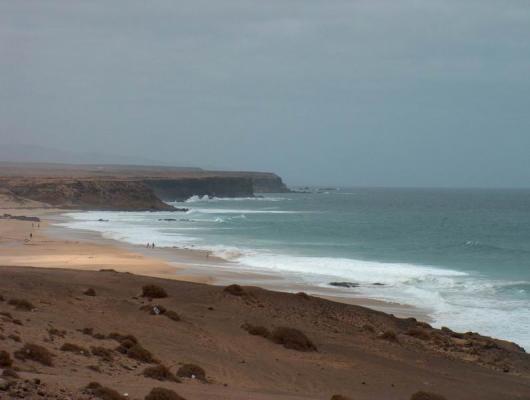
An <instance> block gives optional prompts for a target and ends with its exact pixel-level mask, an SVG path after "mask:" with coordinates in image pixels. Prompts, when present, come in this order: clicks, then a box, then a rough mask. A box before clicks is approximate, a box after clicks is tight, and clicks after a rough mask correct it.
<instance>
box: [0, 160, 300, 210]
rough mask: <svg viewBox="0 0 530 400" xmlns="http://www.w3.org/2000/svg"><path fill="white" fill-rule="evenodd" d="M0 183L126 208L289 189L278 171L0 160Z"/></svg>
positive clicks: (45, 199)
mask: <svg viewBox="0 0 530 400" xmlns="http://www.w3.org/2000/svg"><path fill="white" fill-rule="evenodd" d="M0 189H1V190H3V191H4V192H5V193H7V194H9V195H10V196H13V197H16V198H18V199H24V200H28V201H34V202H40V203H45V204H49V205H51V206H53V207H58V208H69V209H92V210H125V211H133V210H174V208H173V207H171V206H170V205H168V204H166V203H165V201H182V200H186V199H188V198H189V197H191V196H194V195H197V196H205V195H206V196H212V197H250V196H253V195H254V193H272V192H274V193H278V192H287V191H289V190H288V189H287V187H286V186H285V184H284V183H283V181H282V179H281V178H280V177H279V176H277V175H275V174H272V173H262V172H226V171H203V170H200V171H182V170H176V169H171V168H162V167H161V168H158V169H157V168H156V167H149V168H147V167H127V166H119V167H116V166H113V167H105V166H102V167H94V166H93V167H90V168H88V167H82V166H77V167H76V166H65V165H49V164H47V165H44V166H41V165H39V166H38V167H37V166H33V167H31V166H23V167H20V166H18V165H15V166H13V165H8V166H5V165H2V164H1V163H0Z"/></svg>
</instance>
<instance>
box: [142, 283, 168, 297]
mask: <svg viewBox="0 0 530 400" xmlns="http://www.w3.org/2000/svg"><path fill="white" fill-rule="evenodd" d="M142 297H148V298H150V299H162V298H164V297H167V292H166V291H165V290H164V288H161V287H160V286H157V285H145V286H144V287H142Z"/></svg>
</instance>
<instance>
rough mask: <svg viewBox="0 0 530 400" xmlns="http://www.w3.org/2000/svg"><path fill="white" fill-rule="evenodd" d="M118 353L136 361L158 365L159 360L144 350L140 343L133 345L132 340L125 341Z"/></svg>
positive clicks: (119, 347)
mask: <svg viewBox="0 0 530 400" xmlns="http://www.w3.org/2000/svg"><path fill="white" fill-rule="evenodd" d="M116 351H118V352H120V353H122V354H125V355H126V356H127V357H129V358H132V359H133V360H136V361H140V362H144V363H147V364H156V363H157V360H156V359H155V358H154V357H153V355H152V354H151V352H150V351H149V350H147V349H145V348H143V347H142V345H141V344H140V343H133V342H132V341H131V340H124V341H123V342H121V344H120V345H119V346H118V348H117V349H116Z"/></svg>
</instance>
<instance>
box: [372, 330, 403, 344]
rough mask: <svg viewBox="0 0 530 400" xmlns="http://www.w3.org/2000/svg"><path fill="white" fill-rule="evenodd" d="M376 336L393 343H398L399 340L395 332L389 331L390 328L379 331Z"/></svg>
mask: <svg viewBox="0 0 530 400" xmlns="http://www.w3.org/2000/svg"><path fill="white" fill-rule="evenodd" d="M377 337H378V338H379V339H383V340H387V341H389V342H394V343H398V342H399V340H398V337H397V335H396V332H394V331H391V330H388V331H384V332H382V333H380V334H379V335H378V336H377Z"/></svg>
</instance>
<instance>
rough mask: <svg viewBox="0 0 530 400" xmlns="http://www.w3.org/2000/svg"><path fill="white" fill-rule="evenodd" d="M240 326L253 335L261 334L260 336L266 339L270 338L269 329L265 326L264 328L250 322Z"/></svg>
mask: <svg viewBox="0 0 530 400" xmlns="http://www.w3.org/2000/svg"><path fill="white" fill-rule="evenodd" d="M241 328H242V329H244V330H246V331H247V332H248V333H250V334H251V335H254V336H261V337H264V338H266V339H268V338H270V336H271V333H270V331H269V330H268V329H267V328H265V327H264V326H258V325H252V324H249V323H245V324H243V325H241Z"/></svg>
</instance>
